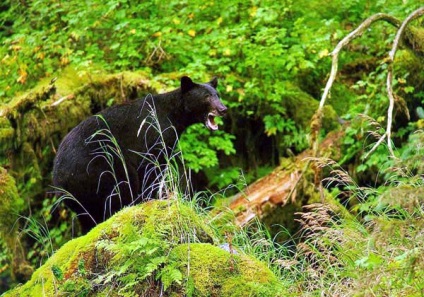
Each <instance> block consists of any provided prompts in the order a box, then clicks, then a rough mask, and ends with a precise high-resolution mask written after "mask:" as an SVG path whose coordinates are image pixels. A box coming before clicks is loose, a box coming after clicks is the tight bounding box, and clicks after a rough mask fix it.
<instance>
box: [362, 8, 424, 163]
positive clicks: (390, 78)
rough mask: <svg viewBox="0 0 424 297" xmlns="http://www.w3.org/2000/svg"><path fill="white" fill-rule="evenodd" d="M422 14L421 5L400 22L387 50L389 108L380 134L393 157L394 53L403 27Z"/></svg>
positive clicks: (376, 145)
mask: <svg viewBox="0 0 424 297" xmlns="http://www.w3.org/2000/svg"><path fill="white" fill-rule="evenodd" d="M423 14H424V7H421V8H419V9H417V10H415V11H414V12H412V13H411V14H410V15H409V16H408V17H407V18H406V19H405V20H404V21H403V23H402V25H401V26H400V28H399V30H398V31H397V33H396V37H395V40H394V41H393V46H392V49H391V51H390V52H389V58H388V61H387V63H388V64H389V67H388V71H387V82H386V87H387V94H388V96H389V108H388V110H387V128H386V133H385V134H384V135H383V136H382V139H384V137H387V147H388V149H389V152H390V155H391V157H393V158H395V154H394V152H393V148H392V141H391V134H392V122H393V108H394V105H395V96H394V94H393V88H392V81H393V63H394V60H395V55H396V51H397V49H398V47H399V42H400V39H401V37H402V35H403V34H404V31H405V28H406V26H407V25H408V24H409V23H410V22H411V21H413V20H415V19H416V18H418V17H420V16H422V15H423ZM381 142H382V140H381V139H380V140H379V141H378V142H377V143H376V144H375V145H374V147H373V148H372V149H371V151H370V152H368V154H367V155H366V157H368V155H370V154H371V153H372V152H373V151H374V150H375V149H376V148H377V147H378V146H379V145H380V143H381Z"/></svg>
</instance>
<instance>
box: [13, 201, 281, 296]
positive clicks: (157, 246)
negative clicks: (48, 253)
mask: <svg viewBox="0 0 424 297" xmlns="http://www.w3.org/2000/svg"><path fill="white" fill-rule="evenodd" d="M214 244H217V239H216V237H215V235H214V233H213V232H212V230H211V229H210V228H209V227H208V225H207V223H206V220H205V219H204V218H202V217H201V216H199V215H198V214H196V213H195V212H194V211H193V209H192V208H191V207H189V206H187V205H185V204H184V203H182V202H180V201H170V200H168V201H150V202H147V203H144V204H140V205H137V206H134V207H128V208H125V209H123V210H122V211H120V212H119V213H117V214H116V215H114V216H113V217H112V218H111V219H109V220H107V221H106V222H104V223H102V224H100V225H98V226H96V227H95V228H94V229H92V230H91V231H90V232H89V233H88V234H87V235H85V236H82V237H80V238H77V239H74V240H71V241H69V242H68V243H66V244H65V245H64V246H62V248H60V249H59V250H58V251H57V252H56V253H55V254H54V255H53V256H52V257H51V258H50V259H49V260H48V261H47V262H46V263H45V264H44V265H43V266H42V267H40V268H39V269H38V270H37V271H36V272H35V273H34V274H33V276H32V278H31V280H30V281H29V282H27V283H26V284H24V285H22V286H19V287H17V288H15V289H14V290H11V291H9V292H7V293H6V295H5V296H87V295H90V296H104V295H107V296H159V295H160V292H162V293H163V296H246V294H247V295H248V296H278V292H279V290H281V288H280V285H279V281H278V280H277V278H276V277H275V275H273V273H272V272H271V271H270V270H269V269H268V268H267V267H266V266H265V265H264V264H262V263H260V262H258V261H257V260H255V259H253V258H251V257H248V256H245V255H238V254H231V253H230V252H228V251H225V250H223V249H220V248H219V247H216V246H214ZM164 289H165V290H164ZM163 291H164V292H163Z"/></svg>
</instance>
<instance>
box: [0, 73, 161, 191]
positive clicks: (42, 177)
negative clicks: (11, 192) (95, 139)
mask: <svg viewBox="0 0 424 297" xmlns="http://www.w3.org/2000/svg"><path fill="white" fill-rule="evenodd" d="M147 77H148V76H147V75H146V74H144V73H132V72H123V73H118V74H103V73H97V74H89V73H84V72H82V73H81V72H77V71H76V70H74V69H72V68H68V69H66V70H64V71H63V72H62V73H61V74H60V76H59V78H58V79H53V80H51V81H42V82H40V83H39V84H38V85H37V87H35V88H34V89H32V90H30V91H28V92H26V93H25V94H22V95H21V96H18V97H16V98H14V99H13V100H11V101H10V102H8V103H7V104H1V105H0V161H1V162H2V163H3V164H5V165H6V166H7V167H8V168H9V171H10V174H11V175H12V176H13V177H14V178H15V179H16V181H17V183H18V184H21V185H26V186H25V189H24V190H25V194H29V195H30V196H35V195H37V194H40V193H42V192H43V191H44V188H45V187H46V186H48V184H49V182H50V172H51V164H52V160H53V157H54V153H55V149H56V147H57V146H58V144H59V142H60V140H61V139H62V138H63V137H64V136H65V135H66V134H67V133H68V132H69V130H70V129H72V128H73V127H75V126H76V125H77V124H78V123H79V122H81V121H82V120H83V119H84V118H86V117H87V116H89V115H91V114H93V113H96V112H98V111H100V110H101V109H103V108H105V107H107V106H108V105H111V104H115V103H121V102H124V101H126V100H131V99H135V98H137V97H138V96H140V95H141V94H143V95H145V94H147V93H149V92H150V91H154V90H155V89H156V88H158V85H157V84H156V85H155V84H154V83H152V82H150V81H149V80H147Z"/></svg>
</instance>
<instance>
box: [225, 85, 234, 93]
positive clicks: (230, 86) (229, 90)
mask: <svg viewBox="0 0 424 297" xmlns="http://www.w3.org/2000/svg"><path fill="white" fill-rule="evenodd" d="M225 90H226V91H227V92H231V91H232V90H233V86H232V85H228V86H227V88H226V89H225Z"/></svg>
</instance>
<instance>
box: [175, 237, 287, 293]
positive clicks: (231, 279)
mask: <svg viewBox="0 0 424 297" xmlns="http://www.w3.org/2000/svg"><path fill="white" fill-rule="evenodd" d="M169 259H170V264H169V265H171V266H174V267H178V268H179V269H180V270H181V271H182V273H183V275H184V278H185V284H184V286H183V289H182V291H181V292H180V293H181V296H258V297H259V296H261V297H262V296H273V297H274V296H279V294H281V292H282V291H281V290H282V288H281V283H280V282H279V281H278V280H277V278H276V277H275V275H274V274H273V273H272V272H271V271H270V270H269V269H268V267H266V266H265V265H264V264H263V263H261V262H259V261H257V260H255V259H253V258H251V257H248V256H246V255H239V254H232V253H229V252H228V251H225V250H223V249H221V248H219V247H216V246H213V245H211V244H205V243H195V244H182V245H179V246H177V247H176V248H174V249H173V250H172V251H171V253H170V256H169ZM175 289H176V291H178V288H175Z"/></svg>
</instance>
